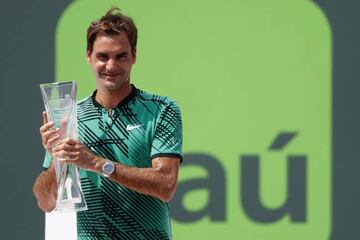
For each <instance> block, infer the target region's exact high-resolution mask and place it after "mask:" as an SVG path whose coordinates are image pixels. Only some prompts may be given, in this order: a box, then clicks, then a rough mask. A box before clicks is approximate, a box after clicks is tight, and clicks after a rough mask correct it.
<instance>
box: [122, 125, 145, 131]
mask: <svg viewBox="0 0 360 240" xmlns="http://www.w3.org/2000/svg"><path fill="white" fill-rule="evenodd" d="M143 125H144V124H139V125H127V126H126V130H127V131H131V130H134V129H136V128H139V127H142V126H143Z"/></svg>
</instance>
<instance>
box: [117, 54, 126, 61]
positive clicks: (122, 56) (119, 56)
mask: <svg viewBox="0 0 360 240" xmlns="http://www.w3.org/2000/svg"><path fill="white" fill-rule="evenodd" d="M126 56H127V54H120V55H118V56H117V59H118V60H125V59H126Z"/></svg>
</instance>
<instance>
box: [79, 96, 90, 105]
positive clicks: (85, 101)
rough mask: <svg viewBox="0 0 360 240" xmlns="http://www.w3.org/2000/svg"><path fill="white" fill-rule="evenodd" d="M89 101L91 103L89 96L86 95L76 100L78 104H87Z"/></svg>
mask: <svg viewBox="0 0 360 240" xmlns="http://www.w3.org/2000/svg"><path fill="white" fill-rule="evenodd" d="M89 103H91V96H87V97H85V98H83V99H80V100H78V101H77V105H78V106H84V105H87V104H89Z"/></svg>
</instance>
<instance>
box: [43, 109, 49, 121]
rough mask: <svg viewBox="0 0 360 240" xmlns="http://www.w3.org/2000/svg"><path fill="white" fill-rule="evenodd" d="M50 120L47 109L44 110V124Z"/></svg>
mask: <svg viewBox="0 0 360 240" xmlns="http://www.w3.org/2000/svg"><path fill="white" fill-rule="evenodd" d="M48 121H49V117H48V115H47V112H46V111H43V124H45V123H47V122H48Z"/></svg>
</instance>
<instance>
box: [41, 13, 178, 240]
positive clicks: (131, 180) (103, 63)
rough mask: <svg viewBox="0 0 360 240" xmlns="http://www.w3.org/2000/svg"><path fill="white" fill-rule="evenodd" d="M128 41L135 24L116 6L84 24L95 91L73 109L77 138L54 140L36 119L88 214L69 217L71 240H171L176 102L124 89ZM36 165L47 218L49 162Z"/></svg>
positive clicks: (131, 45) (131, 46) (132, 42)
mask: <svg viewBox="0 0 360 240" xmlns="http://www.w3.org/2000/svg"><path fill="white" fill-rule="evenodd" d="M136 43H137V29H136V26H135V25H134V23H133V21H132V20H131V18H129V17H127V16H124V15H123V14H121V13H120V11H119V9H117V8H112V9H110V11H108V12H107V13H106V15H105V16H103V17H102V18H100V19H99V20H96V21H94V22H92V23H91V25H90V27H89V28H88V31H87V54H86V57H87V61H88V62H89V64H90V65H91V66H92V69H93V71H94V74H95V77H96V91H95V92H94V93H93V94H92V96H89V97H88V98H86V99H84V100H82V101H80V102H79V103H78V131H79V139H80V140H79V141H76V140H73V139H63V140H61V141H60V140H59V134H60V132H59V131H60V130H59V129H54V123H53V122H49V121H48V120H47V115H46V113H44V114H43V118H44V124H43V125H42V126H41V128H40V133H41V136H42V142H43V146H44V148H45V149H46V150H47V151H48V153H49V156H52V157H61V159H62V161H64V162H66V163H71V164H74V165H76V166H78V167H79V168H80V169H81V172H80V176H81V183H82V188H83V191H84V195H85V199H86V201H87V205H88V210H87V211H82V212H78V214H77V222H78V225H77V226H78V239H171V225H170V218H169V207H168V203H167V202H168V201H169V200H170V199H171V198H172V196H173V194H174V191H175V188H176V182H177V176H178V169H179V164H180V161H181V160H182V152H181V146H182V123H181V116H180V111H179V108H178V106H177V104H176V102H174V101H172V100H170V99H169V98H167V97H161V96H156V95H153V94H150V93H146V92H144V91H141V90H139V89H137V88H136V87H135V86H134V85H132V84H130V73H131V68H132V65H133V64H135V62H136ZM52 145H55V146H56V147H54V148H52ZM44 167H45V168H46V169H47V170H45V171H44V172H43V173H41V174H40V176H39V177H38V178H37V179H36V181H35V184H34V194H35V196H36V198H37V200H38V205H39V207H40V208H41V209H42V210H44V211H46V212H50V211H52V210H53V209H54V208H55V205H56V198H57V183H56V177H55V170H54V166H53V164H52V163H51V159H50V158H45V161H44Z"/></svg>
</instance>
